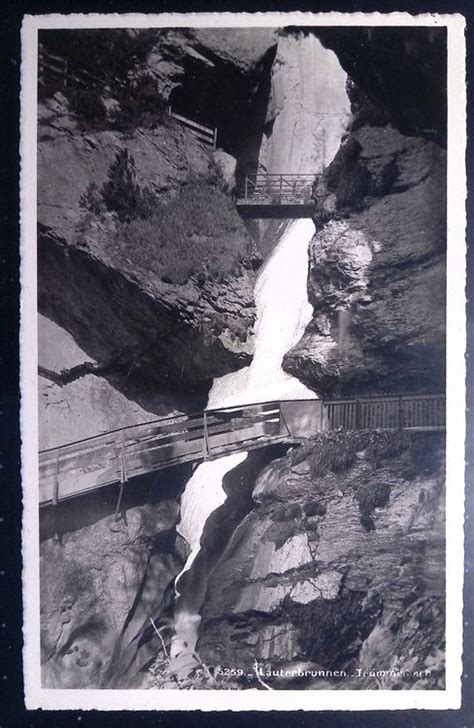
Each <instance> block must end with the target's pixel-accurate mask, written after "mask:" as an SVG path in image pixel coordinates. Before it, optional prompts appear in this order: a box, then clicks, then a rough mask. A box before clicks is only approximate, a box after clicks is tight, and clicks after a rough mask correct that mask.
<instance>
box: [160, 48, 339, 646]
mask: <svg viewBox="0 0 474 728" xmlns="http://www.w3.org/2000/svg"><path fill="white" fill-rule="evenodd" d="M279 52H281V54H282V58H281V59H280V62H279V64H277V66H276V68H275V73H274V77H273V80H272V94H275V99H277V100H278V99H280V97H281V98H285V95H287V98H288V103H286V102H285V103H283V105H282V106H280V105H279V111H278V115H277V119H276V121H275V129H274V133H272V135H271V136H270V137H268V139H266V141H265V140H263V141H262V147H261V149H260V153H261V155H262V159H260V158H259V162H260V163H261V164H263V166H264V167H265V169H266V171H267V172H269V173H270V172H273V173H275V172H276V173H282V172H285V173H289V172H298V173H300V174H301V173H302V172H303V171H306V170H307V168H308V171H309V172H310V173H311V174H313V173H315V172H321V171H322V170H323V167H324V165H325V164H328V163H329V162H330V161H331V159H332V158H333V156H334V155H335V154H336V152H337V150H338V148H339V145H340V142H341V138H342V135H343V134H344V130H345V127H346V124H347V121H348V117H349V115H350V104H349V100H348V97H347V94H346V74H345V73H344V71H343V70H342V68H341V67H340V65H339V62H338V60H337V57H336V56H335V54H334V53H333V52H332V51H329V50H327V49H326V48H324V47H323V46H322V45H321V43H320V42H319V40H317V39H316V38H314V37H308V38H306V39H304V40H300V41H299V42H298V43H295V42H294V41H292V40H288V41H282V45H281V48H279ZM282 69H283V71H282ZM282 74H283V75H282ZM282 84H283V85H282ZM280 101H281V99H280ZM280 101H278V104H280ZM282 166H283V167H284V169H282ZM314 232H315V227H314V223H313V221H312V220H311V219H299V220H296V221H294V222H290V223H289V224H288V226H287V228H286V229H285V232H284V233H283V235H282V237H281V239H280V241H279V243H278V245H277V246H276V248H275V249H274V251H273V253H272V255H271V257H270V259H269V260H268V261H267V263H266V265H265V266H264V268H263V269H262V271H261V272H260V274H259V276H258V280H257V283H256V288H255V301H256V308H257V319H256V325H255V355H254V358H253V361H252V363H251V364H250V366H248V367H246V368H244V369H241V370H239V371H237V372H233V373H231V374H227V375H226V376H224V377H220V378H219V379H215V380H214V383H213V386H212V389H211V391H210V394H209V401H208V404H207V408H208V409H217V408H220V407H230V406H239V405H244V404H251V403H255V402H265V401H269V400H285V399H310V398H315V396H316V395H315V394H314V392H312V391H311V390H309V389H308V388H307V387H305V386H304V385H303V384H302V383H301V382H300V381H299V380H297V379H295V378H294V377H291V376H290V375H288V374H286V373H285V372H284V371H283V369H282V366H281V365H282V360H283V357H284V355H285V353H286V352H287V351H289V349H291V348H292V346H294V345H295V344H296V343H297V342H298V341H299V339H300V338H301V336H302V335H303V333H304V330H305V328H306V326H307V324H308V323H309V321H310V319H311V315H312V307H311V305H310V304H309V302H308V298H307V277H308V244H309V241H310V240H311V238H312V237H313V234H314ZM246 457H247V453H245V452H241V453H236V454H232V455H228V456H227V457H223V458H219V459H218V460H214V461H212V462H205V463H203V464H202V465H200V466H199V467H198V468H197V469H196V471H195V472H194V474H193V476H192V477H191V479H190V480H189V481H188V483H187V484H186V488H185V491H184V493H183V496H182V498H181V521H180V523H179V524H178V531H179V533H180V534H181V535H182V536H183V537H184V538H185V539H186V541H187V542H188V544H189V545H190V548H191V553H190V556H189V558H188V559H187V561H186V564H185V565H184V568H183V570H182V571H181V573H180V574H179V575H178V577H177V578H176V582H175V591H176V596H177V600H176V606H175V625H174V626H175V635H174V637H173V639H172V645H171V657H172V660H175V661H176V660H178V661H179V660H180V659H181V658H182V657H183V656H184V657H185V656H186V655H188V656H189V657H190V658H192V655H193V652H194V648H195V645H196V642H197V638H198V631H199V623H200V620H201V617H200V616H199V613H198V612H199V609H200V607H201V601H200V600H201V598H202V594H203V592H205V588H206V580H207V578H208V574H194V578H188V577H189V576H192V575H193V571H192V564H193V562H194V560H195V558H196V556H197V554H198V553H199V551H200V542H201V537H202V535H203V532H204V527H205V524H206V521H207V520H208V518H209V516H210V515H211V513H213V512H214V511H215V510H216V508H219V506H221V505H222V504H223V503H224V501H225V500H226V493H225V492H224V489H223V487H222V480H223V478H224V476H225V475H226V473H228V472H229V471H231V470H233V469H234V468H235V467H236V466H237V465H239V464H240V463H242V462H243V461H244V460H245V459H246ZM229 535H230V534H229ZM197 568H198V565H196V571H197ZM190 569H191V571H190V572H189V574H187V575H186V579H183V582H182V583H183V584H184V586H183V588H182V593H180V579H181V576H182V575H183V574H184V573H185V572H188V571H189V570H190Z"/></svg>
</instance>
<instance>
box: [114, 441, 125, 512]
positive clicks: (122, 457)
mask: <svg viewBox="0 0 474 728" xmlns="http://www.w3.org/2000/svg"><path fill="white" fill-rule="evenodd" d="M127 480H128V475H127V462H126V459H125V440H124V436H123V430H122V432H121V433H120V486H119V494H118V498H117V505H116V506H115V513H114V519H115V520H116V521H118V520H119V514H120V506H121V505H122V498H123V491H124V488H125V483H126V482H127Z"/></svg>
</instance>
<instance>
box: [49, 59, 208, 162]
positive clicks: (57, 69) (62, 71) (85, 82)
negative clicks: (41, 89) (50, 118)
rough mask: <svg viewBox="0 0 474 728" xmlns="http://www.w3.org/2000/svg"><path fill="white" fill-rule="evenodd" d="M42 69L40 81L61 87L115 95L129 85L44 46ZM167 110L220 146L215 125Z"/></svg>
mask: <svg viewBox="0 0 474 728" xmlns="http://www.w3.org/2000/svg"><path fill="white" fill-rule="evenodd" d="M38 68H39V81H40V83H42V84H44V83H45V81H46V80H47V81H49V82H53V83H58V84H59V85H60V86H61V88H66V87H67V86H70V85H72V84H73V85H74V86H80V87H82V88H84V89H91V88H95V89H99V90H102V89H104V88H108V89H109V91H110V93H111V94H112V95H113V94H115V95H117V94H118V93H119V91H120V90H122V89H124V88H125V84H124V83H123V81H120V80H119V79H117V78H115V77H110V76H105V75H103V76H100V75H97V74H95V73H92V72H91V71H90V70H88V69H87V68H85V67H84V66H82V65H79V64H78V63H76V62H74V61H71V60H68V59H67V58H62V57H61V56H56V55H54V54H53V53H49V52H48V51H45V50H44V49H41V51H40V53H39V56H38ZM167 111H168V114H169V116H171V117H172V118H173V119H176V121H177V122H178V123H179V124H181V125H182V126H184V127H185V128H186V129H187V130H188V131H189V132H190V133H191V134H192V135H193V136H195V137H196V138H197V139H199V141H201V142H202V143H203V144H205V145H206V146H208V147H212V148H213V149H216V147H217V129H216V128H215V127H210V126H205V125H204V124H200V123H198V122H197V121H194V120H193V119H190V118H188V117H187V116H183V115H182V114H178V113H177V112H176V111H174V110H173V109H172V108H171V106H168V107H167Z"/></svg>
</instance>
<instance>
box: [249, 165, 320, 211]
mask: <svg viewBox="0 0 474 728" xmlns="http://www.w3.org/2000/svg"><path fill="white" fill-rule="evenodd" d="M316 176H317V175H316V174H266V173H263V172H259V173H257V174H249V175H247V176H246V177H245V179H244V181H243V184H242V185H241V186H240V187H239V189H238V190H237V198H238V199H237V204H239V203H241V204H242V203H243V204H249V203H250V204H252V203H254V204H255V203H257V204H278V205H283V204H293V205H304V204H306V205H307V204H310V203H311V202H312V201H313V200H312V187H313V183H314V181H315V179H316Z"/></svg>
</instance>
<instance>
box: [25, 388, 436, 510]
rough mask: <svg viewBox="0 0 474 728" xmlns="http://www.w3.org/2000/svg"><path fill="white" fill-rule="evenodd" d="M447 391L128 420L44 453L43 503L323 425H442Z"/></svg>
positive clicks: (299, 435)
mask: <svg viewBox="0 0 474 728" xmlns="http://www.w3.org/2000/svg"><path fill="white" fill-rule="evenodd" d="M445 424H446V415H445V397H444V395H441V394H432V395H427V394H420V395H404V396H384V397H361V398H359V399H344V400H296V401H282V402H263V403H259V404H249V405H242V406H239V407H227V408H225V409H219V410H208V411H205V412H201V413H199V414H195V415H179V416H174V417H167V418H162V419H159V420H156V421H155V422H147V423H144V424H141V425H133V426H130V427H124V428H121V429H119V430H114V431H111V432H106V433H104V434H101V435H97V436H96V437H90V438H88V439H86V440H81V441H79V442H73V443H68V444H66V445H61V446H59V447H54V448H51V449H49V450H43V451H41V452H40V453H39V500H40V505H41V506H45V505H50V504H53V505H56V504H57V503H59V502H60V501H62V500H65V499H68V498H73V497H75V496H79V495H82V494H84V493H87V492H90V491H93V490H96V489H97V488H101V487H103V486H106V485H111V484H113V483H121V484H122V486H123V484H124V483H126V482H127V481H128V480H130V479H132V478H135V477H136V476H138V475H144V474H146V473H151V472H154V471H156V470H160V469H162V468H168V467H170V466H173V465H177V464H179V463H185V462H201V461H204V460H212V459H215V458H219V457H222V456H224V455H229V454H230V453H233V452H238V451H242V450H252V449H254V448H258V447H264V446H266V445H271V444H274V443H291V442H301V441H302V440H304V439H306V438H308V437H311V436H312V435H315V434H316V433H318V432H321V431H327V430H333V429H337V428H343V429H356V430H359V429H422V430H429V429H442V428H444V427H445Z"/></svg>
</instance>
